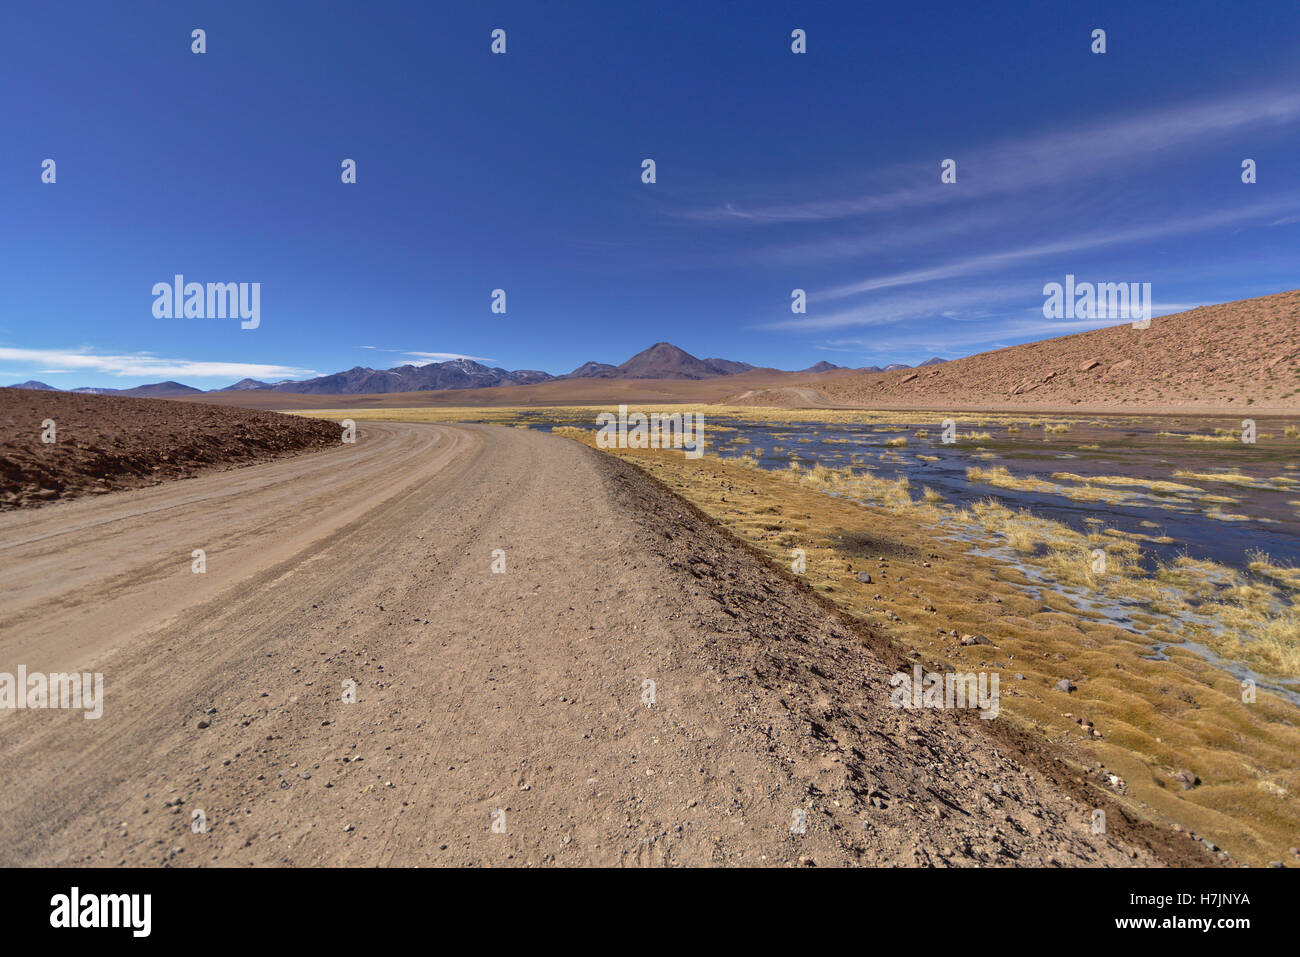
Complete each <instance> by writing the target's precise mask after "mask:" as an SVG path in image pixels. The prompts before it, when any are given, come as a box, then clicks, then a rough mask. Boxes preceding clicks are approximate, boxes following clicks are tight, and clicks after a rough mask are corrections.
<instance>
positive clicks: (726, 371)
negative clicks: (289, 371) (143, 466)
mask: <svg viewBox="0 0 1300 957" xmlns="http://www.w3.org/2000/svg"><path fill="white" fill-rule="evenodd" d="M836 368H838V366H834V365H831V364H830V363H829V362H820V363H818V364H817V365H815V366H813V367H811V369H808V370H804V371H806V372H807V371H827V370H830V369H836ZM754 370H755V367H754V366H752V365H750V364H749V363H748V362H738V361H736V360H734V359H718V358H712V359H698V358H696V357H695V356H693V355H691V354H690V353H689V352H687V351H685V350H684V349H679V348H678V347H677V346H675V345H673V344H672V343H669V342H657V343H655V344H654V345H653V346H651V347H650V348H649V349H645V350H643V351H642V352H638V353H637V354H636V355H634V356H632V358H630V359H628V360H627V361H626V362H624V363H622V364H621V365H617V366H615V365H610V364H609V363H606V362H594V361H593V362H585V363H583V364H582V365H580V366H578V368H576V369H574V370H573V371H572V372H570V373H569V374H568V375H566V376H553V375H551V374H549V373H547V372H539V371H537V370H535V369H516V370H514V371H511V370H508V369H501V368H497V367H489V366H486V365H483V364H482V363H479V362H475V361H474V360H472V359H450V360H448V361H446V362H430V363H426V364H424V365H411V364H407V365H401V366H396V367H394V368H392V369H371V368H368V367H366V366H354V367H353V368H351V369H347V370H345V371H343V372H334V373H331V374H329V375H323V376H316V377H315V378H311V379H302V380H294V379H282V380H280V381H279V382H263V381H262V380H260V379H240V380H239V381H238V382H235V383H233V384H231V385H228V386H225V387H224V388H221V389H213V390H211V391H212V392H289V393H294V394H299V395H384V394H387V393H395V392H442V391H447V390H455V389H490V388H496V387H498V386H512V385H536V384H538V383H542V382H550V381H553V380H557V379H690V380H700V379H712V378H717V377H719V376H729V375H739V374H742V373H745V372H752V371H754ZM17 388H33V389H52V390H53V391H58V390H56V389H53V387H52V386H48V385H46V384H45V383H43V382H32V383H24V384H23V385H22V386H17ZM69 391H70V392H74V393H80V394H83V395H126V396H143V397H155V398H175V397H181V396H190V395H193V394H195V393H198V392H201V391H202V390H200V389H195V388H193V387H191V386H188V385H184V384H182V383H180V382H171V381H168V382H156V383H152V384H150V385H142V386H136V387H135V388H133V389H105V388H97V387H82V388H78V389H71V390H69Z"/></svg>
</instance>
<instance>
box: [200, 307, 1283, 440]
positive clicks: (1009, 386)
mask: <svg viewBox="0 0 1300 957" xmlns="http://www.w3.org/2000/svg"><path fill="white" fill-rule="evenodd" d="M654 368H655V367H654V366H650V367H647V372H646V374H652V373H653V370H654ZM176 398H179V399H181V400H182V401H191V402H202V403H211V404H217V405H234V406H243V407H247V408H256V409H279V410H292V409H302V408H311V409H370V408H373V409H395V408H420V407H440V408H454V407H463V406H482V407H487V408H499V407H507V406H520V407H522V406H534V407H542V406H566V405H592V404H607V405H613V404H618V403H620V402H627V403H642V404H647V403H658V404H667V403H686V404H712V403H717V404H721V405H729V406H760V407H762V406H767V407H779V408H796V409H798V408H804V409H820V408H858V409H912V410H950V411H982V412H997V411H1026V412H1072V413H1097V414H1105V413H1119V412H1137V411H1142V412H1147V413H1171V414H1186V413H1204V414H1224V413H1230V412H1236V411H1238V410H1243V411H1249V412H1252V413H1256V414H1260V413H1265V412H1274V413H1280V412H1290V411H1294V410H1296V409H1300V290H1292V291H1290V292H1282V293H1277V294H1275V295H1271V296H1262V297H1260V298H1258V299H1246V300H1242V301H1240V302H1229V303H1224V304H1222V305H1215V306H1204V307H1201V308H1198V309H1193V310H1192V311H1190V312H1184V313H1179V314H1176V315H1170V316H1164V317H1158V318H1154V319H1152V320H1151V325H1150V326H1149V327H1148V328H1146V329H1134V328H1133V327H1132V325H1131V324H1130V323H1122V324H1118V325H1115V326H1111V327H1108V328H1105V329H1098V330H1096V331H1093V332H1083V333H1077V334H1074V335H1069V336H1062V337H1060V338H1055V339H1044V340H1042V341H1039V342H1032V343H1027V344H1025V345H1019V346H1011V347H1009V348H1006V349H997V350H994V351H992V352H985V353H981V354H979V355H974V356H967V357H965V358H959V359H954V360H952V361H950V362H944V363H938V364H935V365H922V366H918V367H916V368H906V369H895V370H892V371H889V372H864V371H861V370H855V369H835V370H832V371H829V372H820V373H813V374H810V373H807V372H781V371H778V370H775V369H753V370H751V371H748V372H741V373H737V374H734V375H720V376H716V377H713V378H707V379H690V378H658V379H652V378H644V379H642V378H635V379H604V378H576V379H554V380H551V381H548V382H540V383H535V384H531V385H512V386H496V387H492V388H481V389H437V390H425V391H419V392H388V393H383V394H376V395H364V394H362V395H356V394H346V395H318V394H313V395H310V396H307V395H299V394H296V393H292V392H265V391H243V390H234V391H226V392H209V393H199V394H194V395H184V396H176Z"/></svg>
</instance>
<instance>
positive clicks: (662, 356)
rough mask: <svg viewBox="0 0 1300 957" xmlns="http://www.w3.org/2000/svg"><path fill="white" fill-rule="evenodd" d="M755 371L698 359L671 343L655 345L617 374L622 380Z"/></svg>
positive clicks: (742, 366)
mask: <svg viewBox="0 0 1300 957" xmlns="http://www.w3.org/2000/svg"><path fill="white" fill-rule="evenodd" d="M731 366H735V367H737V368H731ZM752 368H753V366H748V365H745V364H744V363H741V362H737V363H728V362H727V361H726V360H725V359H710V360H704V359H697V358H695V356H693V355H691V354H690V353H689V352H687V351H685V350H684V349H679V348H677V346H675V345H673V344H672V343H671V342H656V343H655V344H654V345H652V346H651V347H650V348H649V349H645V350H643V351H641V352H638V353H637V354H636V355H634V356H633V357H632V358H631V359H628V360H627V361H626V362H624V363H623V364H622V365H620V366H619V367H618V371H619V373H620V378H626V379H711V378H713V377H714V376H718V375H730V374H732V373H733V372H744V371H746V370H748V369H752Z"/></svg>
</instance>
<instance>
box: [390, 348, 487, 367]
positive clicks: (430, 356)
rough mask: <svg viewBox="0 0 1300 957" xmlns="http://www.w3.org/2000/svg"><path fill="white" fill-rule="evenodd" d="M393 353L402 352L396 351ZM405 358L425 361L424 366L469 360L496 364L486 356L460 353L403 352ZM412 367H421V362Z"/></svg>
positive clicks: (414, 363)
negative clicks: (453, 360) (410, 357)
mask: <svg viewBox="0 0 1300 957" xmlns="http://www.w3.org/2000/svg"><path fill="white" fill-rule="evenodd" d="M392 351H393V352H398V351H400V350H397V349H394V350H392ZM402 355H404V356H413V357H415V358H417V359H424V360H425V361H424V363H423V365H428V364H429V363H431V362H450V361H451V360H452V359H469V360H470V361H471V362H496V360H495V359H488V358H486V357H484V356H466V355H461V354H460V353H459V352H402ZM411 364H412V365H421V363H419V362H413V363H411Z"/></svg>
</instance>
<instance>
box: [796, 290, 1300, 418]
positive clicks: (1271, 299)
mask: <svg viewBox="0 0 1300 957" xmlns="http://www.w3.org/2000/svg"><path fill="white" fill-rule="evenodd" d="M806 384H808V385H815V387H816V388H817V389H819V390H820V391H821V392H822V393H823V394H824V395H826V397H827V398H828V399H829V400H830V401H831V402H832V403H833V404H848V405H858V406H871V407H875V408H912V409H923V408H952V409H978V410H984V411H996V410H999V409H1038V410H1054V411H1066V410H1071V409H1076V410H1078V411H1108V410H1117V409H1144V410H1148V411H1174V410H1179V411H1188V412H1192V411H1232V410H1236V409H1241V408H1244V407H1250V408H1251V410H1252V411H1255V412H1265V411H1279V412H1281V411H1289V410H1295V409H1300V290H1292V291H1291V292H1282V293H1277V294H1275V295H1272V296H1262V297H1260V298H1258V299H1245V300H1242V301H1240V302H1229V303H1224V304H1222V305H1218V306H1202V307H1200V308H1197V309H1193V310H1191V311H1190V312H1182V313H1177V314H1175V315H1171V316H1164V317H1162V318H1156V319H1152V320H1151V325H1150V327H1149V328H1147V329H1134V328H1133V327H1132V325H1131V324H1130V323H1125V324H1124V325H1120V326H1111V327H1109V328H1106V329H1098V330H1095V331H1093V332H1083V333H1078V334H1076V335H1071V336H1063V337H1061V338H1059V339H1046V340H1043V341H1041V342H1031V343H1026V344H1025V345H1020V346H1012V347H1011V348H1009V349H998V350H996V351H994V352H984V353H980V354H979V355H974V356H969V357H968V358H965V359H957V360H955V361H953V362H947V363H944V364H943V365H937V366H929V367H926V368H919V369H900V370H898V371H895V372H885V373H878V374H871V375H863V374H858V375H852V376H844V377H837V378H836V379H834V380H833V381H826V380H824V379H818V380H808V382H807V383H806Z"/></svg>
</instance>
